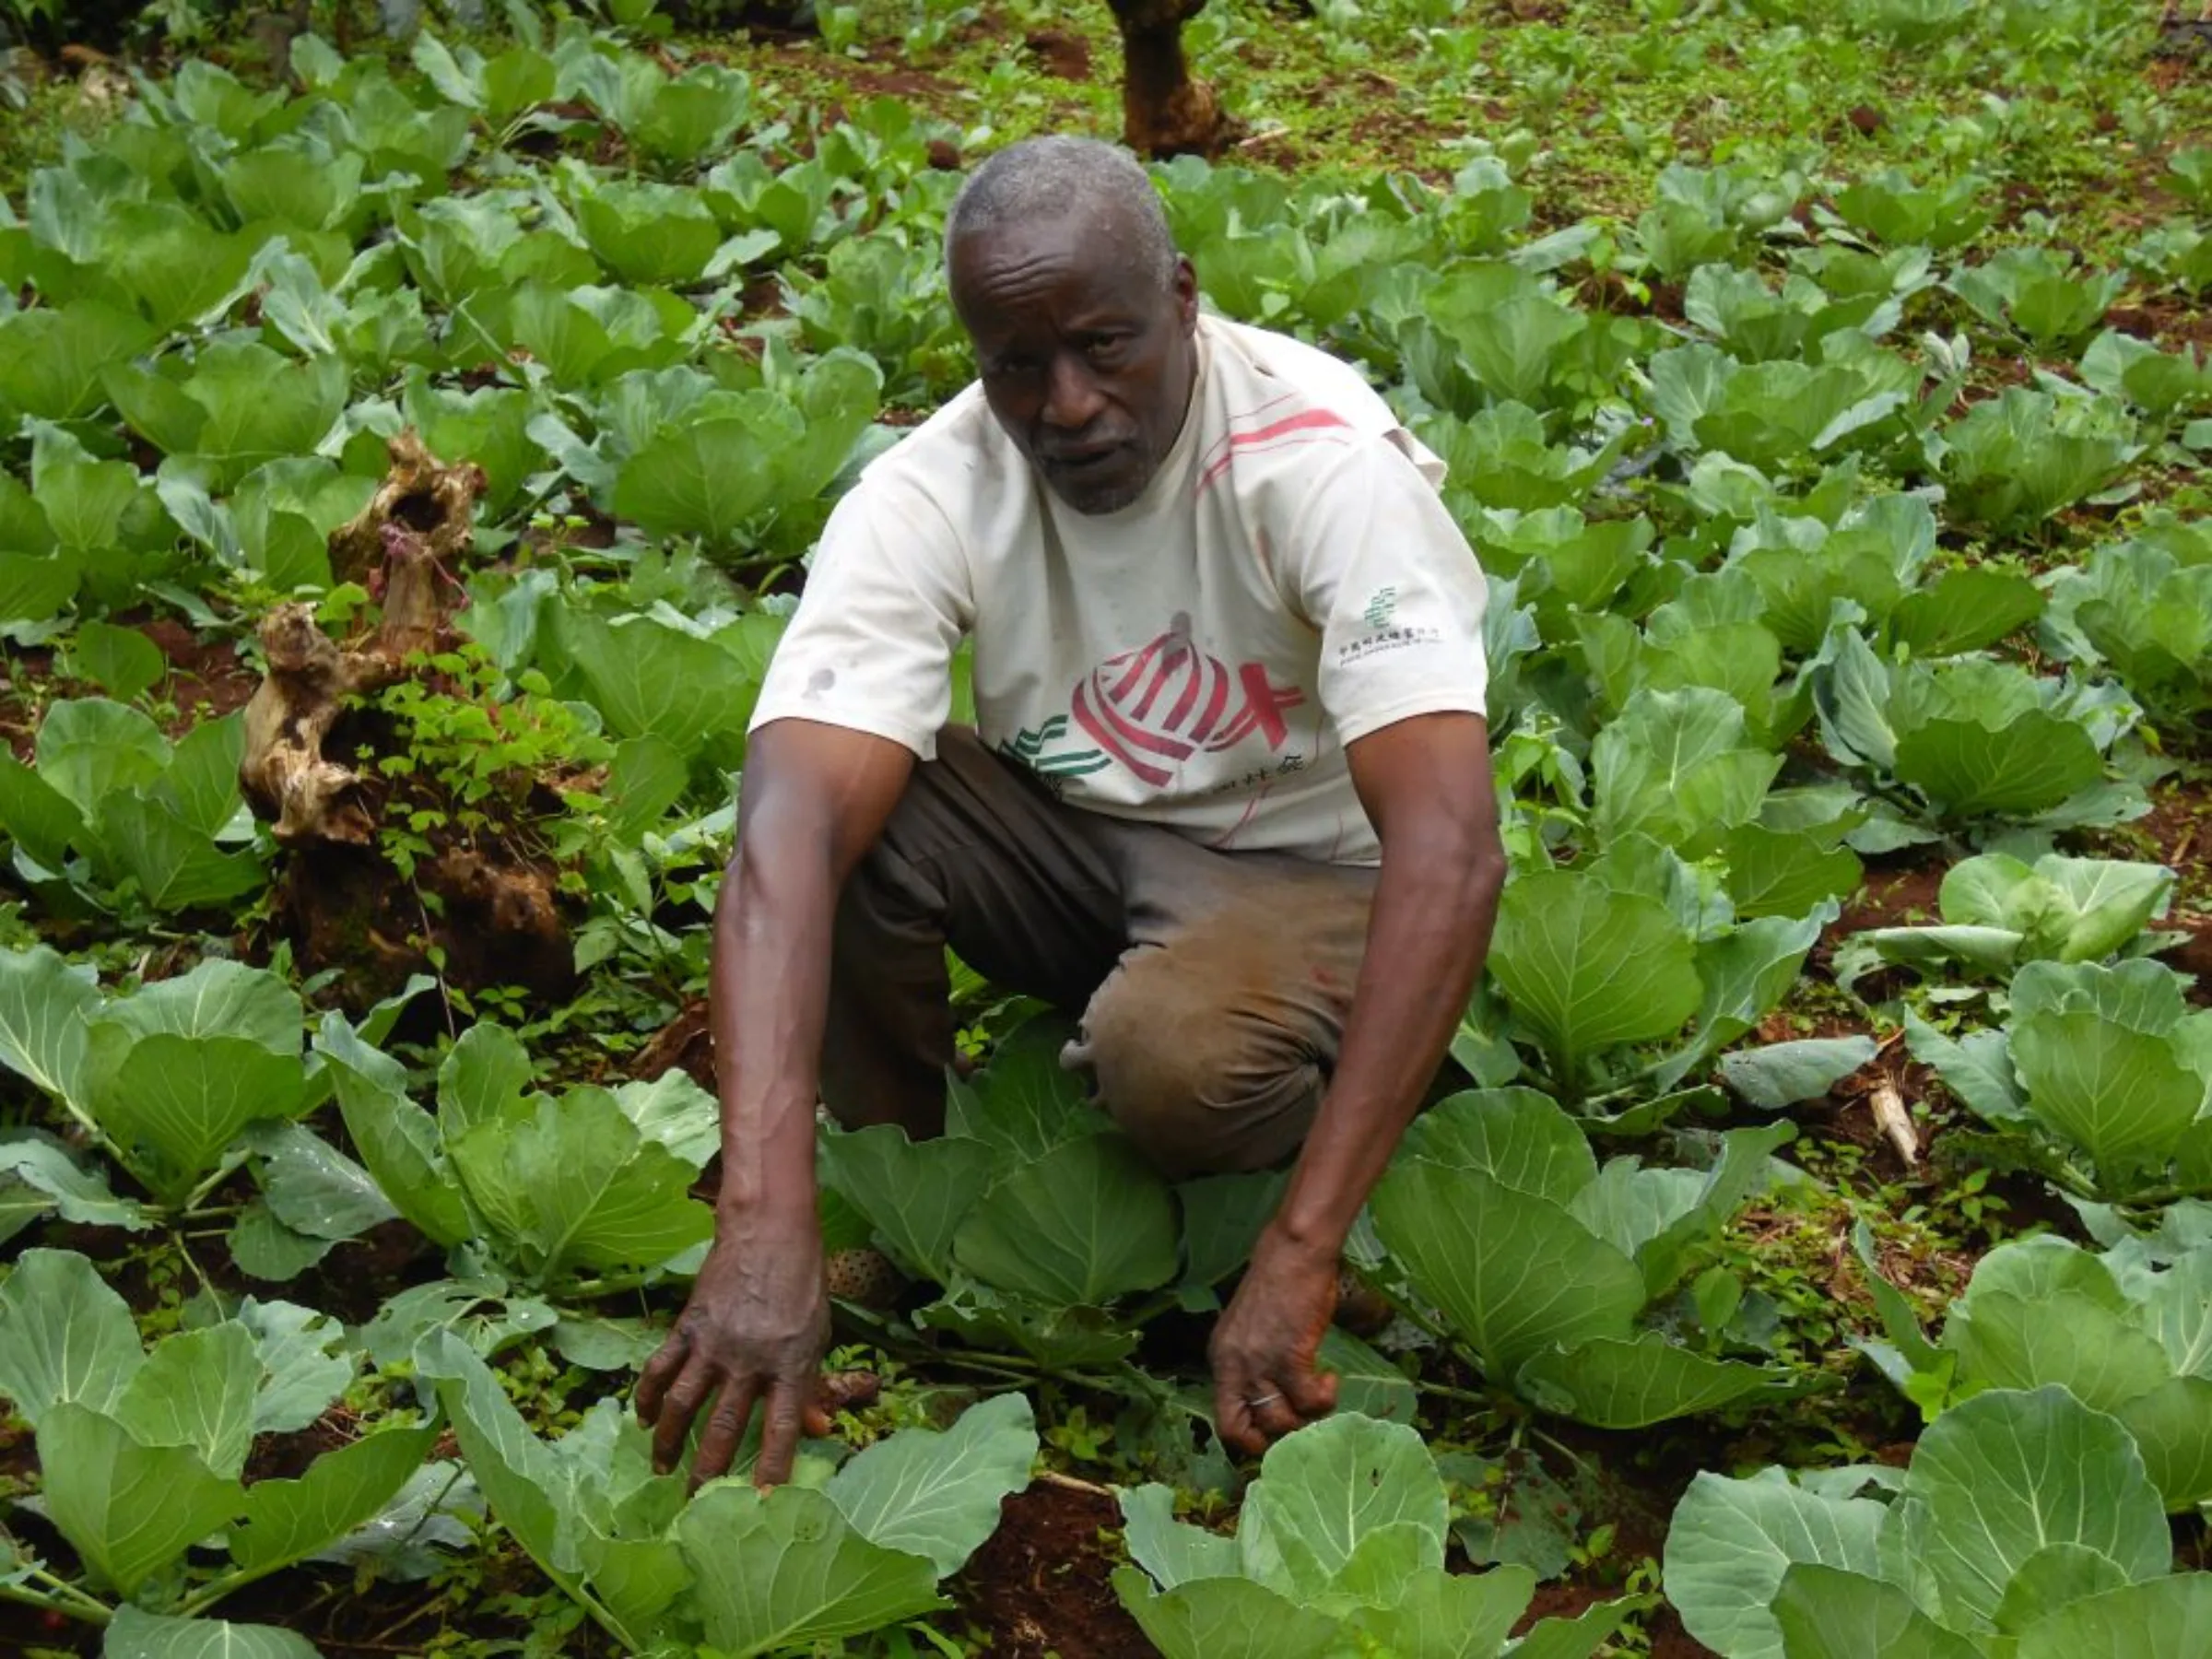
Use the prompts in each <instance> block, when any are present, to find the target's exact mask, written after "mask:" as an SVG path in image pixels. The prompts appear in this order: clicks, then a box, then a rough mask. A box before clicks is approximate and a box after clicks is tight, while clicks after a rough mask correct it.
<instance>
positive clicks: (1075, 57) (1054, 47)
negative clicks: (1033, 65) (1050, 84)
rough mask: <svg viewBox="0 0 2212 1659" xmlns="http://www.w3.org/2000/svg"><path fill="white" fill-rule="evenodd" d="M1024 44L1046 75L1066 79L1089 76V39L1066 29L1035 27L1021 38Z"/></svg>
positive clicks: (1078, 80)
mask: <svg viewBox="0 0 2212 1659" xmlns="http://www.w3.org/2000/svg"><path fill="white" fill-rule="evenodd" d="M1021 43H1022V46H1023V48H1024V49H1025V50H1026V51H1027V52H1028V53H1029V54H1030V56H1031V57H1032V58H1034V59H1036V60H1037V65H1038V67H1039V68H1041V69H1042V70H1043V71H1044V72H1045V73H1046V74H1047V75H1052V76H1058V77H1059V78H1060V79H1062V80H1064V81H1076V82H1078V83H1079V82H1085V81H1088V80H1089V79H1090V42H1089V41H1086V40H1083V39H1082V38H1081V37H1079V36H1077V35H1072V34H1069V33H1068V32H1067V31H1066V30H1065V29H1031V30H1030V32H1029V34H1027V35H1025V36H1024V37H1023V38H1022V42H1021Z"/></svg>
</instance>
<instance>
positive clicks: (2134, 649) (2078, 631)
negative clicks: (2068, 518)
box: [2049, 537, 2212, 720]
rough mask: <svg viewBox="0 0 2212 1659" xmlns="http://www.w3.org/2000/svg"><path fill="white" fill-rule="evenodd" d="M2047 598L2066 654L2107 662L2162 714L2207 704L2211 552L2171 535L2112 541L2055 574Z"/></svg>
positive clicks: (2187, 714) (2176, 714) (2211, 681)
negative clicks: (2162, 538) (2159, 538)
mask: <svg viewBox="0 0 2212 1659" xmlns="http://www.w3.org/2000/svg"><path fill="white" fill-rule="evenodd" d="M2177 547H2178V548H2179V549H2180V550H2179V551H2178V552H2177V551H2176V548H2177ZM2051 596H2052V616H2051V621H2050V624H2049V626H2050V631H2051V632H2052V633H2053V636H2055V637H2056V638H2057V639H2058V640H2059V641H2062V642H2063V643H2064V644H2065V647H2066V650H2067V654H2068V655H2070V656H2072V657H2074V658H2075V659H2076V660H2077V661H2086V662H2092V663H2094V662H2100V661H2101V662H2103V663H2105V664H2108V665H2110V666H2111V667H2112V671H2113V672H2114V673H2116V674H2117V675H2119V676H2120V677H2121V679H2122V680H2123V681H2124V683H2125V684H2126V686H2127V688H2128V689H2129V690H2130V691H2132V692H2134V693H2135V694H2136V696H2137V697H2138V698H2140V699H2141V700H2143V702H2144V703H2145V704H2146V705H2147V707H2149V708H2151V709H2153V710H2156V711H2158V712H2159V713H2161V714H2164V715H2167V716H2169V717H2171V718H2177V719H2182V720H2187V719H2190V718H2192V717H2194V716H2195V715H2197V714H2199V713H2201V712H2204V711H2205V710H2206V709H2208V708H2212V676H2208V674H2207V667H2206V665H2207V664H2212V554H2207V552H2206V550H2205V549H2204V548H2202V547H2196V546H2195V545H2194V543H2193V542H2191V541H2189V540H2185V539H2182V538H2178V537H2176V538H2169V539H2168V540H2167V541H2166V542H2165V543H2164V544H2161V543H2160V542H2158V541H2153V540H2150V539H2143V540H2137V541H2126V542H2116V543H2112V544H2111V545H2108V546H2106V547H2099V548H2097V549H2095V550H2094V551H2093V552H2091V553H2090V555H2089V557H2088V559H2087V560H2086V561H2085V562H2084V563H2083V564H2082V565H2081V566H2080V567H2079V568H2077V569H2074V570H2067V571H2060V572H2058V573H2057V574H2056V575H2055V576H2054V578H2053V581H2052V584H2051Z"/></svg>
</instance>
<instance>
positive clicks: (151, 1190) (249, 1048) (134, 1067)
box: [0, 946, 326, 1224]
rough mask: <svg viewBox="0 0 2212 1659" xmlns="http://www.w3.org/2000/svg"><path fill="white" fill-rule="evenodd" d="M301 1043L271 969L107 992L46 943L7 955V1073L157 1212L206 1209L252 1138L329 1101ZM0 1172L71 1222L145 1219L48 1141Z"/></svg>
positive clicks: (31, 1146)
mask: <svg viewBox="0 0 2212 1659" xmlns="http://www.w3.org/2000/svg"><path fill="white" fill-rule="evenodd" d="M304 1043H305V1030H304V1022H303V1019H302V1015H301V1009H300V998H299V995H298V994H297V993H296V992H294V991H293V990H292V989H291V987H290V986H288V985H287V984H286V983H285V982H284V981H283V980H282V979H280V978H279V977H278V976H277V975H276V974H274V973H270V972H268V971H265V970H263V969H258V968H248V967H245V966H243V965H242V964H241V963H237V962H229V961H222V960H218V959H209V960H206V961H204V962H202V963H200V964H199V966H197V967H196V968H194V969H193V970H192V971H190V972H189V973H184V974H180V975H178V976H177V977H176V978H175V979H169V980H157V981H151V982H147V983H146V984H143V985H141V986H139V987H138V988H137V989H136V990H135V991H131V992H127V993H123V994H102V993H101V991H100V987H99V985H98V983H97V982H95V981H94V980H93V979H92V978H91V976H90V975H89V974H88V973H86V972H82V971H78V970H76V969H75V968H73V967H71V966H70V965H69V964H68V963H66V962H65V961H64V960H63V959H61V958H60V957H59V956H57V955H56V954H55V953H54V952H53V951H52V950H50V949H48V948H47V947H44V946H40V947H37V948H36V949H33V950H29V951H10V952H6V953H4V954H0V1065H5V1066H6V1068H7V1069H8V1070H10V1071H13V1072H14V1073H16V1074H17V1075H18V1077H23V1078H25V1079H26V1080H27V1081H29V1083H31V1084H32V1085H33V1086H34V1087H36V1088H39V1089H41V1091H43V1092H44V1093H45V1094H47V1095H48V1096H49V1097H51V1098H52V1099H53V1100H54V1102H55V1103H56V1104H57V1105H59V1106H60V1107H61V1108H62V1110H63V1111H64V1112H66V1113H67V1114H68V1115H69V1117H70V1118H71V1119H72V1120H73V1121H74V1123H75V1124H76V1128H77V1130H78V1131H79V1132H81V1134H82V1135H83V1136H84V1137H85V1138H87V1139H88V1140H89V1141H90V1142H91V1143H92V1144H93V1145H94V1146H96V1147H99V1148H100V1151H102V1152H103V1153H105V1154H106V1155H107V1157H108V1158H109V1159H112V1161H113V1162H114V1163H115V1164H116V1165H117V1166H119V1167H120V1168H121V1169H122V1170H124V1171H125V1172H126V1173H128V1174H129V1175H130V1176H131V1178H132V1179H133V1180H134V1181H135V1182H137V1183H138V1184H139V1185H140V1186H141V1187H142V1188H143V1189H144V1190H145V1191H146V1193H147V1194H148V1196H149V1197H150V1199H151V1200H152V1205H153V1207H154V1209H155V1210H156V1211H157V1212H158V1213H160V1214H164V1215H167V1216H171V1217H175V1216H180V1215H187V1214H190V1213H192V1212H193V1211H194V1210H195V1209H196V1208H198V1207H199V1206H202V1205H204V1204H205V1203H206V1200H207V1198H208V1197H209V1195H210V1194H212V1193H213V1192H214V1191H215V1189H216V1188H217V1187H218V1186H219V1185H221V1184H222V1182H224V1181H225V1180H227V1179H228V1178H229V1175H230V1174H231V1172H232V1171H235V1170H237V1169H238V1168H239V1167H240V1165H241V1164H242V1163H243V1162H244V1161H245V1160H246V1159H247V1157H248V1156H249V1152H250V1148H249V1147H248V1145H247V1142H246V1135H247V1132H248V1131H249V1129H251V1128H253V1127H254V1126H256V1125H262V1124H289V1123H290V1122H291V1121H292V1120H294V1119H297V1118H298V1117H300V1115H302V1114H303V1113H305V1112H307V1111H309V1110H310V1109H311V1108H312V1107H313V1106H314V1105H315V1104H317V1103H318V1102H319V1101H320V1100H321V1099H323V1098H324V1094H325V1092H326V1087H325V1084H324V1080H322V1079H320V1078H319V1077H317V1075H316V1070H315V1068H313V1067H312V1066H311V1064H310V1060H309V1056H308V1055H307V1054H306V1053H305V1052H304ZM40 1147H47V1148H48V1150H47V1152H46V1153H45V1154H41V1153H40V1152H38V1151H37V1150H36V1149H37V1148H40ZM0 1169H6V1170H7V1171H10V1172H11V1173H12V1174H14V1176H15V1177H16V1178H17V1179H18V1180H21V1181H24V1182H29V1183H30V1184H32V1185H34V1186H36V1187H38V1188H39V1189H40V1190H41V1191H42V1192H44V1193H46V1194H48V1195H49V1196H50V1197H51V1198H52V1199H53V1201H54V1202H55V1203H56V1204H57V1205H58V1206H60V1207H61V1208H62V1209H63V1212H64V1213H65V1214H70V1213H71V1211H72V1208H73V1206H81V1207H80V1208H79V1213H77V1214H76V1215H75V1216H74V1217H73V1218H76V1219H89V1220H107V1221H124V1222H125V1223H126V1224H131V1223H137V1224H143V1222H144V1219H145V1217H144V1215H143V1213H142V1212H140V1210H139V1209H138V1207H137V1206H135V1205H129V1204H125V1205H123V1206H117V1205H116V1204H115V1201H114V1199H113V1196H112V1194H110V1193H109V1192H108V1190H107V1186H106V1182H105V1181H104V1180H103V1179H101V1177H100V1175H98V1174H97V1173H95V1172H91V1171H81V1170H78V1169H77V1168H76V1165H75V1164H74V1163H73V1162H70V1161H68V1160H66V1159H62V1158H60V1157H58V1156H57V1155H54V1154H53V1148H52V1147H51V1145H50V1143H44V1142H41V1141H38V1140H35V1139H28V1138H15V1139H11V1140H9V1141H7V1142H6V1144H5V1149H0ZM86 1212H89V1213H86Z"/></svg>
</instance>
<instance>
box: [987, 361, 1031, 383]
mask: <svg viewBox="0 0 2212 1659" xmlns="http://www.w3.org/2000/svg"><path fill="white" fill-rule="evenodd" d="M990 367H991V373H992V375H993V376H994V378H996V379H998V380H1013V379H1015V378H1017V377H1018V376H1020V375H1024V374H1028V373H1030V372H1031V371H1034V370H1035V369H1036V367H1037V364H1036V362H1035V360H1034V359H1030V358H1026V357H1005V358H994V359H991V365H990Z"/></svg>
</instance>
